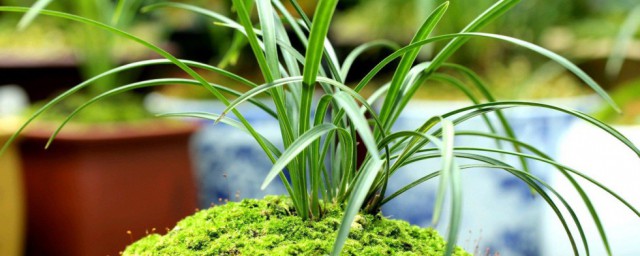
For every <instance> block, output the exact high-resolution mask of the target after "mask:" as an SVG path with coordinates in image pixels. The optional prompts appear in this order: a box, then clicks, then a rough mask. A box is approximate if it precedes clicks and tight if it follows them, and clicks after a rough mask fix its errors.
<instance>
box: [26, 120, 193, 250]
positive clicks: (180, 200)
mask: <svg viewBox="0 0 640 256" xmlns="http://www.w3.org/2000/svg"><path fill="white" fill-rule="evenodd" d="M36 126H39V125H36ZM68 128H69V129H68V130H67V131H66V132H63V133H62V134H60V136H59V137H58V138H57V139H56V141H55V142H54V144H53V145H52V147H51V148H50V149H48V150H44V149H43V146H44V143H45V141H46V138H47V137H48V135H49V134H50V132H51V129H50V127H44V128H43V127H36V128H35V129H30V130H29V131H27V132H25V133H24V137H23V139H22V143H21V153H22V155H23V162H22V164H23V166H24V175H25V184H26V192H27V209H28V236H27V255H118V252H119V251H122V250H123V249H124V247H125V246H126V245H127V244H129V243H131V241H132V239H137V238H139V237H142V236H144V235H145V232H147V231H151V230H152V229H154V228H155V229H156V230H164V229H165V228H167V227H172V226H173V225H175V223H176V221H178V220H180V219H181V218H183V217H185V216H187V215H190V214H191V213H193V211H194V209H195V208H196V207H197V205H196V194H195V191H196V189H195V186H194V181H193V175H192V172H191V162H190V159H189V154H188V141H189V138H190V136H191V134H192V133H193V131H194V130H195V126H194V125H191V124H175V123H163V122H154V121H151V122H150V123H144V124H138V125H124V126H119V125H118V126H109V125H100V126H97V127H91V128H87V127H83V128H76V127H68ZM127 231H131V235H128V234H127Z"/></svg>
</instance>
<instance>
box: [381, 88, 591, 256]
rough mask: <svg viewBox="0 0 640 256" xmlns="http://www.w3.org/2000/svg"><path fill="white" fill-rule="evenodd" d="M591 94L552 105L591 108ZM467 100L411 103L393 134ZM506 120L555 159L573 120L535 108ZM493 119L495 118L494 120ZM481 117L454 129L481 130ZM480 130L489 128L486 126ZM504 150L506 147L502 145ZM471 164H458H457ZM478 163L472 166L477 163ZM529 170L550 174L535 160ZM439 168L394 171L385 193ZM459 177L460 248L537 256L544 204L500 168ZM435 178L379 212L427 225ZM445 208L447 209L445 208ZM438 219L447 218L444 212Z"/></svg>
mask: <svg viewBox="0 0 640 256" xmlns="http://www.w3.org/2000/svg"><path fill="white" fill-rule="evenodd" d="M594 101H596V102H597V98H594V97H592V96H588V97H578V98H575V99H567V100H557V101H551V102H550V103H549V104H556V105H563V106H566V107H569V108H572V109H583V108H584V107H585V106H590V105H593V102H594ZM468 105H470V104H469V103H466V102H451V101H447V102H445V101H423V102H420V101H418V102H413V103H410V105H409V106H408V107H407V108H406V110H405V111H404V112H403V113H402V114H401V116H400V118H399V119H398V122H397V124H396V127H394V129H396V130H408V129H415V128H417V127H418V126H420V125H421V124H422V123H423V122H424V121H425V120H427V119H428V118H429V117H431V116H433V115H439V114H444V113H446V112H447V111H450V110H453V109H457V108H460V107H464V106H468ZM504 114H505V115H506V117H507V118H508V120H509V122H510V124H511V126H512V128H513V129H514V131H515V133H516V136H517V138H518V139H519V140H521V141H524V142H527V143H529V144H532V145H534V146H535V147H537V148H538V149H540V150H542V151H543V152H545V153H547V154H548V155H550V156H551V157H553V156H555V155H556V147H557V141H558V140H559V139H560V138H561V137H562V136H563V135H564V133H565V131H566V130H567V127H569V125H570V124H571V123H572V122H573V121H574V120H575V118H573V117H571V116H569V115H566V114H564V113H559V112H554V111H551V110H546V109H539V108H531V107H524V108H514V109H507V110H505V111H504ZM494 120H495V119H494ZM482 127H486V125H485V123H484V121H483V120H482V119H481V118H475V119H471V120H469V121H467V122H466V123H463V124H461V125H460V126H457V127H456V130H457V131H462V130H474V131H478V130H482V129H483V128H482ZM484 131H485V132H488V131H489V130H488V129H486V128H485V130H484ZM455 145H456V146H474V147H485V148H496V147H497V146H496V142H495V141H494V140H490V139H485V138H476V137H470V136H460V137H458V138H457V139H456V141H455ZM503 145H504V146H505V147H506V148H505V149H509V144H508V143H503ZM494 156H495V157H496V158H497V159H501V160H504V161H507V162H508V163H510V164H512V165H514V166H518V165H519V161H518V159H516V158H514V157H507V156H500V155H494ZM468 163H473V162H471V161H467V162H465V161H463V160H461V161H458V164H468ZM476 163H477V162H476ZM528 163H529V167H530V170H531V171H532V172H533V173H534V174H535V175H537V176H538V177H542V178H543V179H547V178H548V177H549V176H550V174H549V173H550V172H552V171H553V170H550V169H551V168H550V167H549V166H548V165H545V164H542V163H539V162H528ZM439 169H440V164H439V162H438V160H430V161H422V162H418V163H413V164H411V165H410V166H406V167H404V168H402V169H400V170H399V171H398V172H397V173H395V174H394V175H393V176H392V177H391V179H390V183H389V188H390V192H389V193H392V192H393V191H395V190H397V189H400V188H401V187H403V186H405V185H407V184H409V183H410V182H412V181H415V180H417V179H419V178H420V177H423V176H425V175H426V174H428V173H431V172H434V171H437V170H439ZM462 179H463V216H462V223H461V224H462V226H461V229H460V231H461V233H460V238H459V239H460V240H459V244H460V245H461V246H463V247H464V248H465V249H466V250H467V251H470V252H475V254H481V255H485V254H486V253H488V254H489V255H494V253H499V254H500V255H523V256H525V255H526V256H536V255H543V254H541V253H542V252H541V244H542V243H541V239H542V237H541V228H540V226H541V219H542V213H543V209H544V208H545V207H547V206H546V203H545V202H544V200H542V199H541V198H540V197H537V196H534V195H533V194H532V192H531V190H530V188H529V187H528V186H527V185H526V184H525V183H524V182H522V181H520V180H519V179H517V178H516V177H514V176H512V175H510V174H509V173H507V172H506V171H503V170H499V169H468V170H464V171H463V174H462ZM437 187H438V179H434V180H431V181H428V182H425V183H423V184H421V185H419V186H418V187H415V188H413V189H411V190H409V191H407V192H406V193H404V194H403V195H401V196H399V197H398V198H396V199H394V200H392V201H390V202H389V203H387V204H386V205H385V206H384V207H383V209H382V213H383V214H384V215H385V216H390V217H392V218H399V219H405V220H408V221H409V222H411V223H413V224H417V225H420V226H431V225H432V223H431V221H432V217H433V208H434V201H435V197H436V193H437V192H436V191H437ZM445 208H447V207H445ZM443 217H448V213H447V212H446V210H445V213H444V214H443ZM447 224H448V220H447V219H446V218H445V219H442V220H441V221H440V223H439V224H437V225H435V228H437V229H438V230H439V231H440V232H441V233H443V234H445V233H446V232H447Z"/></svg>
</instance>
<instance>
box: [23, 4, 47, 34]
mask: <svg viewBox="0 0 640 256" xmlns="http://www.w3.org/2000/svg"><path fill="white" fill-rule="evenodd" d="M52 1H53V0H37V1H36V2H35V3H34V4H33V5H32V6H31V8H29V10H28V11H27V12H26V13H25V14H24V16H22V18H21V19H20V22H18V30H24V29H25V28H27V27H28V26H29V24H31V22H33V20H34V19H35V18H36V17H37V16H38V13H39V12H40V11H42V10H43V9H44V8H45V7H47V5H49V3H51V2H52Z"/></svg>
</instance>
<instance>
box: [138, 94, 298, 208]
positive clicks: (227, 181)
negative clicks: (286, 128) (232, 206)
mask: <svg viewBox="0 0 640 256" xmlns="http://www.w3.org/2000/svg"><path fill="white" fill-rule="evenodd" d="M264 103H265V104H269V103H267V102H264ZM146 105H147V107H148V108H149V110H150V111H151V112H155V113H165V112H176V111H185V112H207V113H222V111H224V109H225V106H224V104H222V103H221V102H219V101H216V100H190V99H182V98H175V97H171V96H165V95H162V94H158V93H152V94H150V95H149V96H148V97H147V100H146ZM238 109H239V110H240V112H241V113H243V116H244V117H245V118H246V119H247V120H248V121H249V122H250V123H251V125H252V126H253V127H254V128H255V129H256V131H257V132H258V133H260V134H262V135H263V136H264V137H265V138H267V139H268V140H270V141H272V142H273V143H276V144H275V145H276V146H278V147H282V145H279V143H280V141H281V139H280V138H281V135H280V128H279V125H278V120H276V119H274V118H273V117H271V116H269V115H268V114H266V113H264V112H263V111H262V110H261V109H259V108H258V107H255V106H253V105H251V104H248V103H247V104H242V105H240V106H238ZM229 116H231V117H233V114H232V113H230V114H229ZM198 121H200V122H202V127H201V129H199V130H198V131H197V132H196V133H195V135H194V137H193V140H192V141H191V144H190V148H191V152H192V154H193V158H194V163H195V168H196V173H197V176H198V179H197V180H198V188H199V199H200V207H201V208H206V207H209V206H210V205H211V204H212V203H218V201H219V200H225V199H227V200H238V199H240V198H258V199H259V198H263V197H264V196H266V195H282V194H286V192H287V191H286V189H285V188H284V185H282V183H281V182H280V180H279V179H276V180H274V182H272V184H271V185H269V186H268V187H267V188H266V189H265V190H260V184H261V183H262V182H263V180H264V178H265V177H266V176H267V173H268V172H269V169H270V168H271V166H272V165H273V164H272V163H271V161H269V158H267V156H266V155H265V153H264V152H263V151H262V149H261V148H260V146H259V145H258V143H257V142H256V141H255V140H254V139H253V138H252V137H251V136H250V135H249V134H247V133H246V132H244V131H241V130H239V129H237V128H234V127H231V126H228V125H226V124H223V123H218V124H216V125H214V124H213V122H212V121H205V120H202V119H198Z"/></svg>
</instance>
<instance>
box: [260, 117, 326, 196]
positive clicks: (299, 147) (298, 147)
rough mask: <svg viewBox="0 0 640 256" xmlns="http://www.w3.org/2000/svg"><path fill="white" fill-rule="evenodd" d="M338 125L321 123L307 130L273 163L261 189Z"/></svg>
mask: <svg viewBox="0 0 640 256" xmlns="http://www.w3.org/2000/svg"><path fill="white" fill-rule="evenodd" d="M336 129H338V127H336V126H335V125H333V124H321V125H318V126H315V127H313V128H311V129H309V130H308V131H306V132H305V133H304V134H302V136H300V137H299V138H298V139H297V140H295V141H294V142H293V143H292V144H291V145H290V146H289V147H288V148H287V149H286V150H285V151H284V152H283V153H282V155H281V156H280V158H278V160H277V161H276V162H275V163H274V164H273V167H271V170H270V171H269V173H268V174H267V177H266V178H265V180H264V182H263V183H262V186H261V187H260V188H261V189H265V188H266V187H267V186H268V185H269V184H270V183H271V181H273V179H274V178H275V177H276V175H278V173H280V172H282V170H283V169H284V168H285V167H286V166H287V164H289V162H291V161H292V160H293V159H294V158H295V157H296V156H297V155H298V154H300V152H302V151H303V150H304V149H305V148H306V147H307V146H309V145H310V144H311V143H312V142H313V141H315V140H317V139H318V138H320V137H321V136H323V135H325V134H327V133H329V132H330V131H333V130H336ZM291 196H292V197H293V196H305V197H306V195H291Z"/></svg>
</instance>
